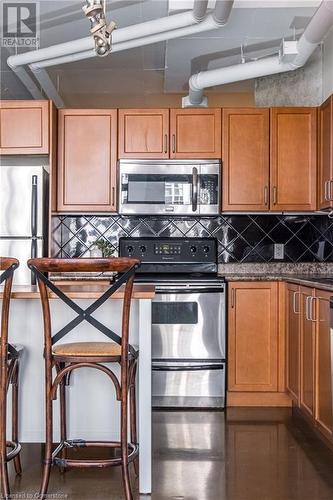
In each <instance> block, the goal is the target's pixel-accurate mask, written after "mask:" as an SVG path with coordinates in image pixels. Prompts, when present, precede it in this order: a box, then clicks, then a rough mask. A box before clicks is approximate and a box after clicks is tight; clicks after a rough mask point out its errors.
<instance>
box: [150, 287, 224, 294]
mask: <svg viewBox="0 0 333 500" xmlns="http://www.w3.org/2000/svg"><path fill="white" fill-rule="evenodd" d="M224 290H225V289H224V287H221V288H218V287H216V288H213V287H212V288H205V287H202V288H176V287H170V288H167V287H159V286H157V287H156V288H155V294H156V295H157V294H159V295H181V294H189V293H196V294H197V293H224Z"/></svg>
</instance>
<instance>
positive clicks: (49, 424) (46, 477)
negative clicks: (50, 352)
mask: <svg viewBox="0 0 333 500" xmlns="http://www.w3.org/2000/svg"><path fill="white" fill-rule="evenodd" d="M45 363H46V381H45V382H46V384H45V385H46V388H45V427H46V439H45V455H44V466H43V476H42V483H41V488H40V493H39V497H40V498H45V495H46V493H47V489H48V486H49V481H50V473H51V465H52V446H53V415H52V406H53V404H52V398H51V389H52V362H51V360H45Z"/></svg>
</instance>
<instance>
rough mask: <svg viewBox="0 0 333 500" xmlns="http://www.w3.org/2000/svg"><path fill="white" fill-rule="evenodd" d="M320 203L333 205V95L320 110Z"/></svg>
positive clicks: (323, 206) (324, 205)
mask: <svg viewBox="0 0 333 500" xmlns="http://www.w3.org/2000/svg"><path fill="white" fill-rule="evenodd" d="M318 125H319V131H318V132H319V133H318V138H319V140H318V160H319V165H318V205H319V208H331V207H333V96H331V97H330V98H329V99H327V101H325V102H324V104H323V105H322V106H321V107H320V108H319V110H318Z"/></svg>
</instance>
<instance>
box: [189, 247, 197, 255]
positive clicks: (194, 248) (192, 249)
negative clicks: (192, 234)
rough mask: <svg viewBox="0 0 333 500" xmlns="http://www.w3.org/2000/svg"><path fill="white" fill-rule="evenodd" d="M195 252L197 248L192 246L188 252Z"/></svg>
mask: <svg viewBox="0 0 333 500" xmlns="http://www.w3.org/2000/svg"><path fill="white" fill-rule="evenodd" d="M196 251H197V247H195V246H194V245H192V246H191V248H190V252H191V253H196Z"/></svg>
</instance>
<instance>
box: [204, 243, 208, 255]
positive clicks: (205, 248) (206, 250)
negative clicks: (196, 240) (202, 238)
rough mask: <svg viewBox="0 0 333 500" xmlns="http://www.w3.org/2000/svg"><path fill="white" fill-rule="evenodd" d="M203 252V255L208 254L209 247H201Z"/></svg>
mask: <svg viewBox="0 0 333 500" xmlns="http://www.w3.org/2000/svg"><path fill="white" fill-rule="evenodd" d="M203 251H204V253H208V252H209V247H208V246H207V245H205V246H204V247H203Z"/></svg>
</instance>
